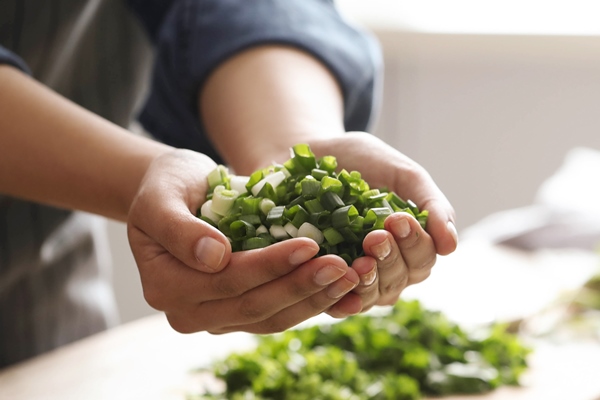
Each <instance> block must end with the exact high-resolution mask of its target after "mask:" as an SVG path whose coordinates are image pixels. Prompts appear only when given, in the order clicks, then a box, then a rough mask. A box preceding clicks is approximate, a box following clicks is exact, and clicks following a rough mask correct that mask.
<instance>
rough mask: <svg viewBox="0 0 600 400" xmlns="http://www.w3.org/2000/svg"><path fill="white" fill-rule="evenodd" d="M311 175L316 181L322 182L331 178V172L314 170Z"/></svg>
mask: <svg viewBox="0 0 600 400" xmlns="http://www.w3.org/2000/svg"><path fill="white" fill-rule="evenodd" d="M310 175H311V176H312V177H313V178H315V179H316V180H318V181H320V180H321V179H323V178H325V177H326V176H329V172H328V171H325V170H324V169H319V168H314V169H313V170H312V171H310Z"/></svg>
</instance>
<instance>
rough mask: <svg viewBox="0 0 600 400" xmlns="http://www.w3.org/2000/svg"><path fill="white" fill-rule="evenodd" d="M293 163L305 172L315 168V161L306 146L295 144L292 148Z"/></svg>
mask: <svg viewBox="0 0 600 400" xmlns="http://www.w3.org/2000/svg"><path fill="white" fill-rule="evenodd" d="M292 151H293V154H294V157H293V159H294V161H295V162H296V163H297V165H300V166H302V168H303V169H304V170H305V171H312V170H313V168H316V167H317V160H316V158H315V155H314V154H313V152H312V150H311V149H310V147H309V146H308V145H307V144H304V143H302V144H297V145H295V146H294V147H292Z"/></svg>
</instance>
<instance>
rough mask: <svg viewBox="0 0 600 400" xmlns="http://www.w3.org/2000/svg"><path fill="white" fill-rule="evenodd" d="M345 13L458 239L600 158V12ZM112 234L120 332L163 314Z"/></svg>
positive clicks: (382, 123) (383, 133)
mask: <svg viewBox="0 0 600 400" xmlns="http://www.w3.org/2000/svg"><path fill="white" fill-rule="evenodd" d="M337 3H338V5H339V7H340V10H341V11H342V12H343V13H344V14H345V15H346V16H347V18H348V19H350V20H352V21H354V22H355V23H357V24H359V25H362V26H364V27H366V28H367V29H369V30H371V31H372V32H373V33H374V34H375V35H377V37H378V38H379V39H380V41H381V45H382V48H383V52H384V57H385V76H384V88H383V104H382V109H381V113H380V115H379V116H378V120H377V123H376V125H375V127H374V130H373V133H374V134H375V135H377V136H379V137H381V138H382V139H384V140H385V141H386V142H388V143H390V144H391V145H393V146H394V147H396V148H398V149H399V150H400V151H402V152H404V153H405V154H407V155H408V156H410V157H411V158H413V159H415V160H416V161H418V162H419V163H420V164H422V165H423V166H424V167H425V168H426V169H427V170H428V171H429V172H430V173H431V175H432V176H433V178H434V180H435V181H436V182H437V184H438V185H439V186H440V187H441V189H442V190H443V191H444V193H445V194H446V195H447V196H448V198H449V199H450V201H451V202H452V203H453V205H454V207H455V209H456V212H457V227H458V230H459V233H460V232H461V231H462V230H465V229H466V228H469V227H471V226H472V225H473V224H476V223H477V222H478V221H480V220H482V219H484V218H486V217H487V216H489V215H491V214H494V213H497V212H499V211H503V210H510V209H514V208H519V207H525V206H528V205H530V204H531V203H532V202H534V200H535V197H536V193H537V192H538V189H539V188H540V185H541V184H542V183H543V182H544V181H545V180H546V179H548V178H549V177H551V176H552V175H553V174H554V173H555V172H556V171H557V170H558V169H559V167H560V166H561V164H562V163H563V160H564V158H565V156H566V154H567V153H568V152H569V150H571V149H573V148H577V147H588V148H591V149H597V150H600V134H599V132H600V101H599V97H600V24H598V21H597V16H598V15H600V13H599V12H600V4H598V3H597V2H595V1H591V0H586V1H584V0H569V1H567V0H561V1H556V0H552V1H541V0H526V1H525V0H520V1H517V0H503V1H481V0H454V1H447V0H421V1H408V0H369V1H364V0H337ZM596 182H597V181H596ZM590 183H592V184H594V185H595V184H597V183H595V182H590ZM109 229H110V237H111V246H112V251H113V257H114V266H115V268H114V276H113V279H114V283H115V290H116V295H117V301H118V303H119V305H120V312H121V320H122V322H128V321H131V320H133V319H137V318H139V317H142V316H146V315H149V314H152V313H154V312H155V311H154V310H152V309H151V308H150V307H149V306H148V305H147V304H146V303H145V301H144V299H143V296H142V292H141V285H140V283H139V276H138V273H137V268H136V266H135V263H134V261H133V257H132V256H131V253H130V251H129V247H128V243H127V237H126V233H125V226H124V225H123V224H120V223H115V222H112V221H111V222H109ZM449 257H452V255H451V256H449Z"/></svg>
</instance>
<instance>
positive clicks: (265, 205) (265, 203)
mask: <svg viewBox="0 0 600 400" xmlns="http://www.w3.org/2000/svg"><path fill="white" fill-rule="evenodd" d="M259 207H260V211H261V212H262V213H263V214H264V215H268V214H269V211H271V209H272V208H273V207H275V202H274V201H273V200H271V199H261V201H260V206H259Z"/></svg>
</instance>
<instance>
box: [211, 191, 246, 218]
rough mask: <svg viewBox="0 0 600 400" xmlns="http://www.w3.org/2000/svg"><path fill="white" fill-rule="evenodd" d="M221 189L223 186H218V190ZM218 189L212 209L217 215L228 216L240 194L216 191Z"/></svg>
mask: <svg viewBox="0 0 600 400" xmlns="http://www.w3.org/2000/svg"><path fill="white" fill-rule="evenodd" d="M220 187H222V186H217V188H220ZM217 188H215V192H214V193H213V198H212V205H211V207H210V209H211V210H212V212H214V213H215V214H219V215H226V214H227V213H228V212H229V211H230V210H231V208H232V207H233V204H234V202H235V199H237V197H238V196H239V193H238V192H237V191H235V190H229V189H220V190H216V189H217Z"/></svg>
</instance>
